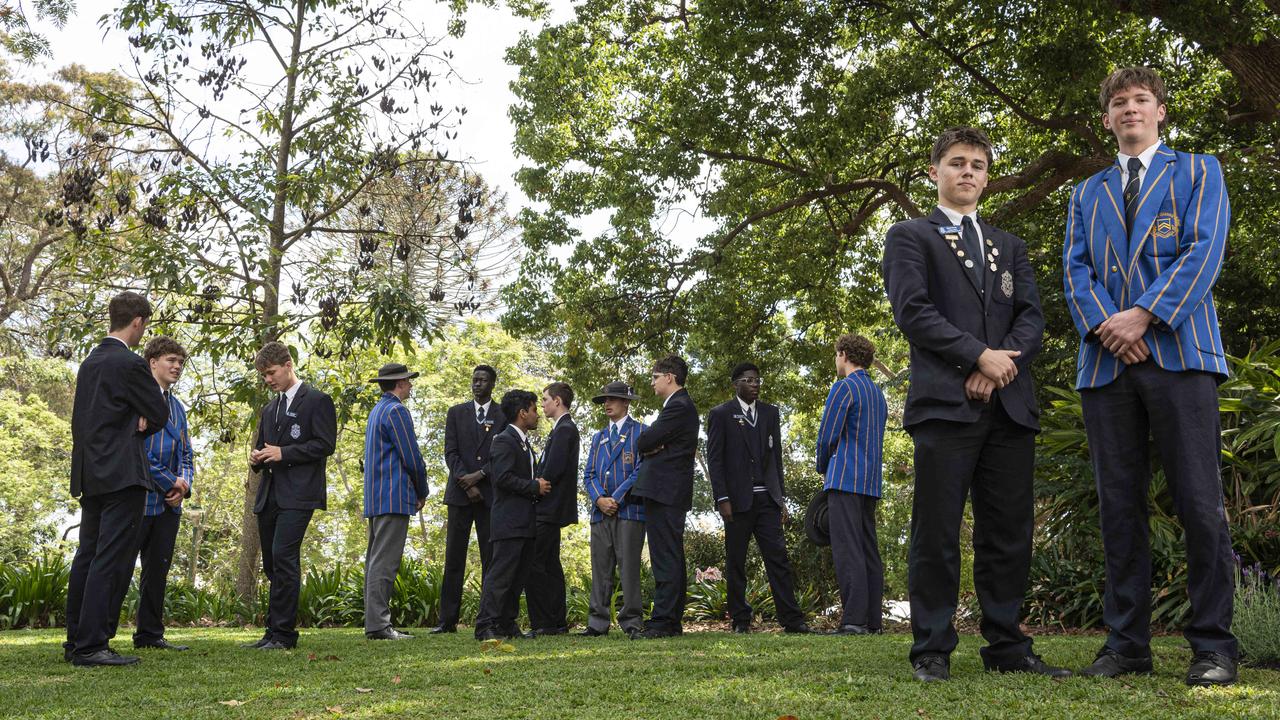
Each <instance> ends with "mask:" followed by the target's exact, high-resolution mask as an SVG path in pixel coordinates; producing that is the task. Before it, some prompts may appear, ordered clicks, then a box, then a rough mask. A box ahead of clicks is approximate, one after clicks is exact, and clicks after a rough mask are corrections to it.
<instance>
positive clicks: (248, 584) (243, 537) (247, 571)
mask: <svg viewBox="0 0 1280 720" xmlns="http://www.w3.org/2000/svg"><path fill="white" fill-rule="evenodd" d="M261 483H262V475H260V474H258V473H256V472H254V471H253V470H252V469H250V470H248V471H246V474H245V480H244V512H243V513H242V514H241V516H240V561H239V563H238V564H237V569H236V595H238V596H239V597H240V602H241V603H244V605H246V606H247V607H253V601H254V598H255V597H256V594H257V589H258V568H259V565H258V546H259V543H258V516H257V515H256V514H254V512H253V502H254V500H255V499H256V498H257V497H258V485H260V484H261Z"/></svg>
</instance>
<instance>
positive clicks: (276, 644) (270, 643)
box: [258, 640, 297, 650]
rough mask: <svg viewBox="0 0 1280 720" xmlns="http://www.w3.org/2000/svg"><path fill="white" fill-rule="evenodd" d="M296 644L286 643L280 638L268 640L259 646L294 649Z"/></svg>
mask: <svg viewBox="0 0 1280 720" xmlns="http://www.w3.org/2000/svg"><path fill="white" fill-rule="evenodd" d="M295 647H297V646H296V645H286V644H284V643H282V642H280V641H279V640H268V641H266V642H264V643H262V644H261V645H259V646H258V649H259V650H292V649H294V648H295Z"/></svg>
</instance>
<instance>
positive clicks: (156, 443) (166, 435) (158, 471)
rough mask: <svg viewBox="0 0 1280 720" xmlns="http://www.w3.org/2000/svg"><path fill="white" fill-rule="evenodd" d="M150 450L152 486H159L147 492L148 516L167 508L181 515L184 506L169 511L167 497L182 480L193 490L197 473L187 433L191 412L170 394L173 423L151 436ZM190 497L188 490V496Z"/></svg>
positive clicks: (170, 417) (148, 455)
mask: <svg viewBox="0 0 1280 720" xmlns="http://www.w3.org/2000/svg"><path fill="white" fill-rule="evenodd" d="M146 448H147V463H148V464H149V465H150V473H151V483H152V485H154V486H155V489H152V490H148V491H147V509H146V513H145V514H146V516H147V517H154V516H156V515H159V514H160V513H162V512H164V511H165V509H166V508H167V509H168V510H169V511H170V512H173V513H177V514H181V513H182V506H178V507H169V506H168V505H166V504H165V502H164V496H165V493H167V492H169V491H170V490H171V489H173V484H174V483H176V482H177V481H178V480H179V479H182V480H185V481H186V483H187V487H188V488H190V487H191V486H192V485H193V483H194V482H195V474H196V469H195V462H194V461H193V459H192V452H191V435H190V433H189V431H188V429H187V411H186V409H185V408H183V407H182V403H181V402H179V401H178V398H176V397H174V396H173V393H169V421H168V422H166V423H165V424H164V429H163V430H161V431H160V432H158V433H152V434H151V435H148V436H147V439H146ZM190 495H191V492H190V490H188V492H187V496H188V497H190Z"/></svg>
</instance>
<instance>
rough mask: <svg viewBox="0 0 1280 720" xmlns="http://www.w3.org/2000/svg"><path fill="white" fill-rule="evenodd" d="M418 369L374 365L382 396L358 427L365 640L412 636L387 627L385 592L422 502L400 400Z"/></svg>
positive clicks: (420, 468)
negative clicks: (365, 529) (365, 536)
mask: <svg viewBox="0 0 1280 720" xmlns="http://www.w3.org/2000/svg"><path fill="white" fill-rule="evenodd" d="M416 377H418V373H416V372H410V371H409V368H407V367H405V366H404V365H401V364H400V363H387V364H386V365H383V366H382V368H380V369H379V370H378V377H375V378H372V379H370V380H369V382H376V383H378V387H379V388H380V389H381V390H382V397H381V398H380V399H379V400H378V403H377V404H376V405H374V406H373V410H371V411H370V412H369V422H368V424H366V425H365V430H364V516H365V517H366V518H367V519H368V520H369V549H368V550H367V551H366V553H365V562H364V635H365V637H366V638H368V639H370V640H407V639H409V638H411V637H413V636H412V635H410V634H408V633H404V632H400V631H399V630H396V629H395V628H393V627H391V607H390V602H391V593H392V591H393V590H394V588H395V583H396V573H398V572H399V571H400V559H401V557H402V556H403V555H404V541H405V538H406V537H407V536H408V534H409V516H410V515H413V514H414V513H416V512H418V511H419V510H422V505H423V503H425V502H426V501H427V493H428V488H427V465H426V463H424V462H423V461H422V451H421V450H419V449H418V438H417V435H416V434H415V433H414V432H413V417H412V416H411V415H410V414H409V409H408V408H406V407H405V406H404V401H405V400H408V399H409V394H410V393H411V392H412V390H413V378H416Z"/></svg>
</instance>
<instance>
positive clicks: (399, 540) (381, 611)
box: [364, 515, 409, 633]
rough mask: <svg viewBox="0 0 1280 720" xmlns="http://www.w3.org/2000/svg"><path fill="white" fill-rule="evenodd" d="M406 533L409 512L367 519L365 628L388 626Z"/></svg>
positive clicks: (367, 629)
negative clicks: (392, 594)
mask: <svg viewBox="0 0 1280 720" xmlns="http://www.w3.org/2000/svg"><path fill="white" fill-rule="evenodd" d="M408 534H409V516H408V515H377V516H375V517H371V518H369V549H368V551H367V552H366V553H365V558H364V631H365V632H367V633H370V632H378V631H379V630H385V629H387V628H389V627H391V593H393V592H395V586H396V573H398V572H400V558H401V557H403V556H404V540H405V537H406V536H407V535H408Z"/></svg>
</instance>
